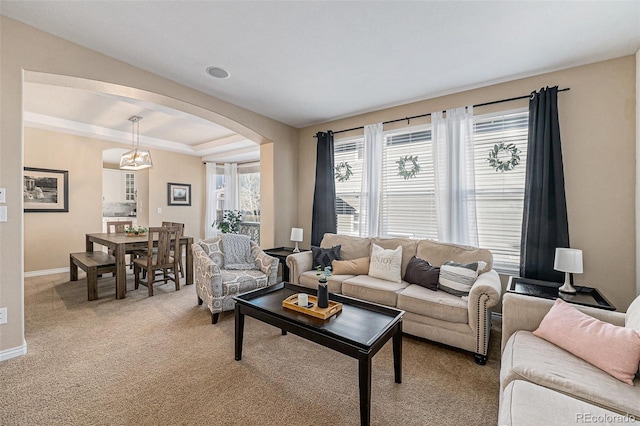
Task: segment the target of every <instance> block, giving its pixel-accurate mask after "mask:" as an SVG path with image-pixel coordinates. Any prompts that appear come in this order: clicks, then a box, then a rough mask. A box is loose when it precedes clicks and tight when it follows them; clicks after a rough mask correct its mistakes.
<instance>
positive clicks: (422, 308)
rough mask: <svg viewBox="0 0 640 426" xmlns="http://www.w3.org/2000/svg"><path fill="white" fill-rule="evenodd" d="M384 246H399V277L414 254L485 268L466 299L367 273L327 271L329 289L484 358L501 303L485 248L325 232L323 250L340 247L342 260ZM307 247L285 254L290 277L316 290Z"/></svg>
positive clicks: (410, 328)
mask: <svg viewBox="0 0 640 426" xmlns="http://www.w3.org/2000/svg"><path fill="white" fill-rule="evenodd" d="M374 243H375V244H377V245H378V246H380V247H383V248H385V249H396V248H397V247H398V246H402V277H404V276H405V271H406V268H407V264H408V263H409V261H410V260H411V258H412V257H413V256H416V257H418V258H420V259H423V260H426V261H428V262H429V263H430V264H431V265H433V266H440V265H442V264H443V263H445V262H448V261H454V262H459V263H468V262H475V261H484V262H486V264H487V266H486V267H485V268H484V269H483V271H482V272H481V274H480V275H479V276H478V278H477V280H476V282H475V284H474V285H473V287H472V289H471V292H470V293H469V296H468V300H467V298H461V297H458V296H454V295H452V294H448V293H445V292H443V291H433V290H430V289H427V288H424V287H422V286H420V285H416V284H409V283H407V282H405V281H404V280H403V281H402V282H400V283H396V282H391V281H387V280H382V279H379V278H374V277H371V276H368V275H332V276H331V277H329V280H328V286H329V292H330V293H338V294H344V295H346V296H350V297H355V298H358V299H363V300H367V301H370V302H374V303H379V304H383V305H387V306H392V307H397V308H398V309H402V310H404V311H406V314H405V316H404V319H403V331H404V332H405V333H408V334H412V335H415V336H418V337H422V338H425V339H429V340H433V341H436V342H440V343H444V344H447V345H451V346H455V347H458V348H462V349H464V350H467V351H470V352H473V353H474V354H475V359H476V362H477V363H478V364H484V363H485V362H486V360H487V348H488V342H489V332H490V328H491V312H490V309H491V307H493V306H495V305H497V304H498V303H499V301H500V296H501V292H502V286H501V284H500V277H499V276H498V273H497V272H496V271H495V270H493V269H492V264H493V256H492V254H491V252H490V251H488V250H483V249H478V248H473V247H464V246H458V245H453V244H443V243H438V242H435V241H432V240H413V239H407V238H390V239H387V238H360V237H352V236H346V235H337V234H325V235H324V238H323V240H322V242H321V244H320V245H321V247H322V248H331V247H334V246H337V245H340V246H341V249H340V258H341V260H353V259H357V258H362V257H366V256H370V254H371V248H372V244H374ZM312 261H313V257H312V253H311V252H310V251H307V252H301V253H297V254H292V255H289V256H288V257H287V266H288V267H289V269H290V281H291V282H292V283H293V284H298V285H301V286H304V287H308V288H312V289H316V288H317V286H318V279H319V277H318V276H317V275H316V271H315V270H314V269H313V268H312Z"/></svg>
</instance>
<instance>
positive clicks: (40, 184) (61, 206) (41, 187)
mask: <svg viewBox="0 0 640 426" xmlns="http://www.w3.org/2000/svg"><path fill="white" fill-rule="evenodd" d="M23 197H24V211H25V213H67V212H68V211H69V172H68V171H67V170H53V169H37V168H34V167H25V168H24V175H23Z"/></svg>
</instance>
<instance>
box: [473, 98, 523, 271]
mask: <svg viewBox="0 0 640 426" xmlns="http://www.w3.org/2000/svg"><path fill="white" fill-rule="evenodd" d="M528 121H529V112H528V111H526V110H517V111H510V112H507V113H501V114H490V115H480V116H476V117H475V119H474V132H473V133H474V135H473V141H474V148H475V174H476V213H477V218H478V242H479V246H480V247H482V248H486V249H489V250H491V253H493V262H494V267H495V268H497V269H499V270H501V271H504V272H517V271H518V268H519V264H520V240H521V233H522V209H523V204H524V180H525V170H526V167H525V165H526V162H527V135H528ZM500 142H505V143H513V144H515V145H516V146H517V147H518V149H519V150H520V164H519V165H518V166H516V167H515V168H514V169H513V170H511V171H509V172H504V173H502V172H496V171H495V170H494V169H493V168H492V167H490V166H489V164H488V162H487V158H488V157H489V151H490V150H491V149H492V148H493V146H494V145H495V144H497V143H500Z"/></svg>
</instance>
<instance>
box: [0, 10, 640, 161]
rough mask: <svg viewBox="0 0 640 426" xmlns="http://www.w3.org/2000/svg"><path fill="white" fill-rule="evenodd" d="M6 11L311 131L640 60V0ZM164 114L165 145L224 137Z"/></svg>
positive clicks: (143, 126)
mask: <svg viewBox="0 0 640 426" xmlns="http://www.w3.org/2000/svg"><path fill="white" fill-rule="evenodd" d="M0 12H1V13H2V14H4V15H6V16H9V17H11V18H13V19H17V20H19V21H22V22H25V23H27V24H29V25H32V26H34V27H37V28H40V29H42V30H44V31H47V32H50V33H52V34H54V35H57V36H59V37H62V38H64V39H67V40H70V41H72V42H75V43H77V44H80V45H83V46H86V47H88V48H91V49H94V50H96V51H99V52H102V53H104V54H106V55H108V56H111V57H114V58H117V59H119V60H122V61H124V62H127V63H129V64H132V65H134V66H137V67H139V68H142V69H145V70H148V71H151V72H153V73H156V74H158V75H160V76H163V77H166V78H168V79H170V80H174V81H177V82H179V83H182V84H184V85H187V86H190V87H192V88H194V89H197V90H200V91H202V92H205V93H208V94H210V95H212V96H215V97H218V98H220V99H223V100H225V101H228V102H231V103H234V104H236V105H239V106H241V107H244V108H246V109H249V110H252V111H255V112H258V113H260V114H263V115H265V116H268V117H271V118H273V119H276V120H278V121H281V122H284V123H287V124H289V125H291V126H294V127H298V128H300V127H304V126H307V125H311V124H316V123H321V122H325V121H328V120H332V119H336V118H340V117H345V116H350V115H353V114H357V113H362V112H366V111H371V110H376V109H380V108H383V107H388V106H392V105H398V104H403V103H407V102H410V101H415V100H420V99H427V98H431V97H435V96H441V95H445V94H449V93H454V92H458V91H462V90H467V89H471V88H474V87H481V86H486V85H489V84H493V83H498V82H503V81H509V80H513V79H517V78H522V77H526V76H531V75H535V74H540V73H543V72H548V71H554V70H559V69H564V68H569V67H573V66H577V65H582V64H587V63H592V62H597V61H601V60H607V59H611V58H616V57H620V56H625V55H629V54H633V53H635V52H636V51H638V49H640V2H638V1H615V2H612V1H588V2H586V1H576V2H574V1H566V2H565V1H527V2H520V1H518V2H506V1H496V2H493V1H469V2H467V1H424V2H416V1H413V2H409V1H351V2H346V1H345V2H336V1H331V2H327V1H296V2H288V1H257V2H250V1H135V2H133V1H130V2H118V1H100V2H89V1H83V2H78V1H29V2H26V1H10V0H3V1H2V2H0ZM209 66H219V67H222V68H224V69H226V70H227V71H229V72H230V74H231V76H230V78H228V79H215V78H212V77H211V76H210V75H208V74H207V73H206V72H205V70H206V68H207V67H209ZM116 101H122V100H116ZM35 103H36V101H34V104H35ZM126 103H127V102H124V104H126ZM120 106H123V107H124V105H122V104H120ZM62 109H66V108H62ZM74 109H75V110H78V108H77V106H76V108H69V109H68V110H69V111H73V110H74ZM125 109H126V108H125ZM29 112H30V111H29ZM77 112H78V113H81V112H82V111H77ZM164 112H166V111H164ZM154 113H158V115H157V117H160V116H161V115H163V114H162V113H163V112H161V111H160V112H158V111H154ZM125 115H126V114H125ZM164 115H165V117H164V118H165V119H166V120H167V124H166V126H165V131H164V132H160V131H159V132H158V133H157V134H156V135H155V137H157V138H158V139H161V140H168V141H170V142H174V143H180V144H183V145H185V146H191V147H195V146H199V145H201V144H202V143H204V142H205V141H207V140H209V141H211V140H215V138H216V136H215V135H213V136H211V137H209V136H205V135H200V134H199V132H200V131H201V130H202V128H201V127H200V126H199V124H200V123H198V122H197V121H195V122H194V121H190V126H189V127H191V125H193V129H191V128H190V129H189V130H188V131H189V132H192V133H193V134H194V135H193V137H192V138H190V137H187V136H186V135H185V134H182V133H181V129H182V131H185V132H187V130H185V128H184V126H180V127H179V128H178V127H172V126H171V124H170V123H171V122H172V121H174V122H180V120H183V119H184V117H176V116H175V115H172V114H164ZM66 119H68V120H71V121H79V122H82V120H81V119H80V118H79V117H75V116H73V114H71V112H70V113H69V115H68V117H67V118H66ZM111 120H112V121H115V117H112V119H111ZM153 120H155V119H154V118H153V116H152V114H150V117H149V119H148V120H147V118H146V117H145V119H144V120H143V122H141V131H143V129H145V130H144V131H145V132H146V128H147V126H148V124H147V123H150V122H152V121H153ZM158 120H160V119H159V118H158ZM120 121H121V122H120V123H118V124H117V125H118V126H120V127H118V128H117V127H111V126H109V128H111V129H113V130H114V131H117V130H118V129H119V130H120V131H124V130H126V127H127V124H128V123H127V122H126V121H124V122H122V117H120ZM105 126H106V124H105ZM113 126H116V124H113ZM161 127H162V126H161V125H160V124H158V128H161ZM212 132H213V133H215V132H221V134H223V133H224V129H219V128H218V129H216V130H212ZM205 133H206V132H205ZM169 135H170V136H169ZM145 136H147V135H146V133H145ZM148 136H149V137H154V136H153V135H152V134H149V135H148ZM201 136H204V137H201ZM239 149H241V148H239Z"/></svg>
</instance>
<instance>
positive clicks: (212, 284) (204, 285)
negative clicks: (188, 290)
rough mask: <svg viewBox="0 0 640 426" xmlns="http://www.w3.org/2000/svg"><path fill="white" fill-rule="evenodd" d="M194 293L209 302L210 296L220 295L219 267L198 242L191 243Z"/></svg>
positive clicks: (220, 277) (220, 278) (220, 279)
mask: <svg viewBox="0 0 640 426" xmlns="http://www.w3.org/2000/svg"><path fill="white" fill-rule="evenodd" d="M191 250H192V251H193V266H194V277H195V284H196V293H198V296H199V297H200V298H201V299H203V300H207V303H210V299H211V298H212V297H222V276H221V275H220V267H219V266H218V265H216V263H215V262H214V261H213V260H211V259H210V258H209V256H208V255H207V254H206V253H205V252H204V250H203V249H202V247H200V245H199V244H192V245H191Z"/></svg>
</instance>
